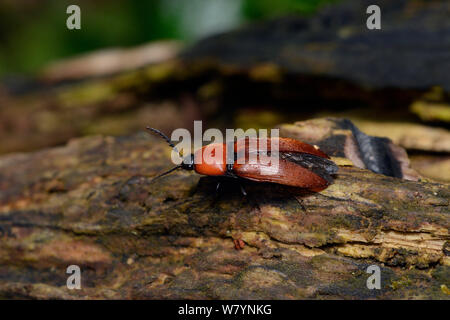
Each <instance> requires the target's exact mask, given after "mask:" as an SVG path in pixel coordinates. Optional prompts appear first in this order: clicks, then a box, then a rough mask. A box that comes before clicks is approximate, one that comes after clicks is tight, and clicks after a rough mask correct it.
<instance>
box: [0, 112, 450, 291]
mask: <svg viewBox="0 0 450 320" xmlns="http://www.w3.org/2000/svg"><path fill="white" fill-rule="evenodd" d="M320 123H322V124H323V123H324V122H323V121H322V122H320ZM313 124H314V123H311V122H309V123H306V124H304V125H303V126H299V128H300V127H301V128H302V130H299V133H298V134H299V135H300V134H303V135H304V133H305V130H307V129H305V128H308V126H309V128H310V132H311V134H310V139H309V142H314V143H318V144H319V145H320V143H321V140H322V139H323V138H324V135H316V136H314V133H317V128H318V125H317V124H316V125H313ZM289 129H290V131H289V132H290V135H291V136H292V135H293V134H294V133H295V132H294V131H293V130H294V129H293V126H291V127H289ZM282 132H283V130H282ZM322 132H324V131H322ZM333 160H335V161H336V162H337V163H338V164H340V168H339V172H338V174H337V176H336V177H335V182H334V184H332V185H331V186H330V187H328V188H327V189H325V190H322V191H320V192H306V191H302V190H298V189H292V188H285V187H282V186H278V185H273V184H259V183H250V182H249V183H246V184H245V188H246V191H247V193H248V197H246V198H245V197H243V196H242V195H241V194H240V190H239V186H237V185H236V184H235V183H233V182H232V181H229V182H226V183H225V184H224V186H223V188H222V189H221V192H220V194H219V195H216V194H215V182H216V181H215V179H213V178H211V177H200V176H198V175H196V174H194V173H191V172H183V171H177V172H175V173H173V174H172V175H170V176H167V177H165V178H161V179H160V180H157V181H155V182H154V183H150V180H151V178H152V177H153V176H154V175H156V174H157V173H159V172H161V171H163V170H165V169H168V167H170V150H169V148H168V147H167V145H165V144H164V143H163V142H161V141H160V140H158V139H157V138H154V137H149V136H147V135H145V134H144V133H142V134H137V135H133V136H128V137H101V136H97V137H86V138H81V139H76V140H72V141H70V142H69V143H68V144H67V145H66V146H63V147H58V148H53V149H43V150H41V151H38V152H34V153H29V154H12V155H5V156H2V157H1V158H0V237H1V241H0V297H2V298H45V299H47V298H63V299H71V298H99V299H105V298H106V299H109V298H125V299H130V298H133V299H153V298H170V299H176V298H178V299H181V298H189V299H198V298H205V299H302V298H318V299H330V298H343V299H372V298H376V299H391V298H400V299H408V298H427V299H448V298H449V288H450V283H449V279H450V277H449V263H450V260H449V239H450V236H449V224H450V219H449V214H450V210H449V205H450V204H449V201H450V189H449V185H448V184H440V183H434V182H430V181H428V180H426V179H420V180H419V181H408V180H403V179H398V178H392V177H387V176H384V175H379V174H375V173H373V172H371V171H368V170H365V169H361V168H357V167H356V166H354V165H352V162H351V161H349V160H348V159H345V158H341V157H337V158H333ZM233 239H240V240H242V241H243V242H244V243H245V247H244V248H243V250H236V249H235V248H234V244H233V241H232V240H233ZM72 264H76V265H79V266H80V268H81V277H82V289H81V290H68V289H67V288H66V280H67V277H68V275H67V274H66V268H67V267H68V266H69V265H72ZM373 264H375V265H377V266H379V267H380V268H381V286H382V287H381V289H380V290H376V289H375V290H369V289H368V288H367V286H366V281H367V279H368V277H369V276H370V274H368V273H366V270H367V268H368V266H370V265H373Z"/></svg>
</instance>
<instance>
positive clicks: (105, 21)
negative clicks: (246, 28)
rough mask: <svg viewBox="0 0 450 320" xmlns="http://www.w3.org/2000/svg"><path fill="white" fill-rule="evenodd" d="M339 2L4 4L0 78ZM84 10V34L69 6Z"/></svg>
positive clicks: (49, 0)
mask: <svg viewBox="0 0 450 320" xmlns="http://www.w3.org/2000/svg"><path fill="white" fill-rule="evenodd" d="M332 1H335V0H84V1H83V0H81V1H74V0H68V1H66V0H0V76H1V75H5V74H17V73H35V72H36V71H37V70H39V69H40V68H41V67H42V66H44V65H45V64H47V63H49V62H50V61H53V60H56V59H60V58H63V57H67V56H72V55H75V54H78V53H83V52H87V51H92V50H95V49H99V48H105V47H127V46H134V45H138V44H142V43H145V42H148V41H152V40H157V39H180V40H182V41H185V42H187V43H189V42H192V41H195V40H196V39H198V38H201V37H204V36H207V35H210V34H214V33H216V32H220V31H224V30H229V29H231V28H235V27H237V26H239V25H240V24H243V23H246V22H248V21H255V20H260V19H267V18H272V17H276V16H279V15H284V14H305V15H307V14H311V13H313V12H314V11H315V10H317V8H318V7H320V6H321V5H323V4H325V3H328V2H332ZM70 4H77V5H79V6H80V8H81V30H68V29H67V28H66V19H67V17H68V14H66V8H67V6H68V5H70Z"/></svg>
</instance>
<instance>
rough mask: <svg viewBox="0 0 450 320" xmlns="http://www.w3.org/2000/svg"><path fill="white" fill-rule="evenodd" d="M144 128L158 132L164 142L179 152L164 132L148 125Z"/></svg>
mask: <svg viewBox="0 0 450 320" xmlns="http://www.w3.org/2000/svg"><path fill="white" fill-rule="evenodd" d="M145 129H147V130H148V131H151V132H154V133H156V134H158V135H159V136H160V137H161V138H163V139H164V140H166V142H167V143H168V144H169V146H171V147H172V149H173V150H175V152H176V153H178V154H180V152H179V151H178V150H177V148H176V147H175V145H174V144H173V142H172V141H171V140H170V139H169V137H168V136H166V135H165V134H164V133H162V132H161V131H160V130H158V129H155V128H151V127H148V126H147V127H145Z"/></svg>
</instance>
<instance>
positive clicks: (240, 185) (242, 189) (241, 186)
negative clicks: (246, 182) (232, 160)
mask: <svg viewBox="0 0 450 320" xmlns="http://www.w3.org/2000/svg"><path fill="white" fill-rule="evenodd" d="M239 187H240V188H241V193H242V195H243V196H244V197H246V196H247V192H245V189H244V186H243V185H242V184H241V183H239Z"/></svg>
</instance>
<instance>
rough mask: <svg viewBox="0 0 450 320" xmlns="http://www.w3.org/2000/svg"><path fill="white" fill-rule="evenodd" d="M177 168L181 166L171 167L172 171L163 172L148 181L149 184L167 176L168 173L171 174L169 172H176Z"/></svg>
mask: <svg viewBox="0 0 450 320" xmlns="http://www.w3.org/2000/svg"><path fill="white" fill-rule="evenodd" d="M179 168H181V165H180V166H176V167H173V168H172V169H170V170H167V171H166V172H163V173H161V174H159V175H157V176H156V177H154V178H153V179H152V180H150V183H152V182H153V181H155V180H156V179H159V178H161V177H163V176H165V175H166V174H169V173H171V172H173V171H175V170H177V169H179Z"/></svg>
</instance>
